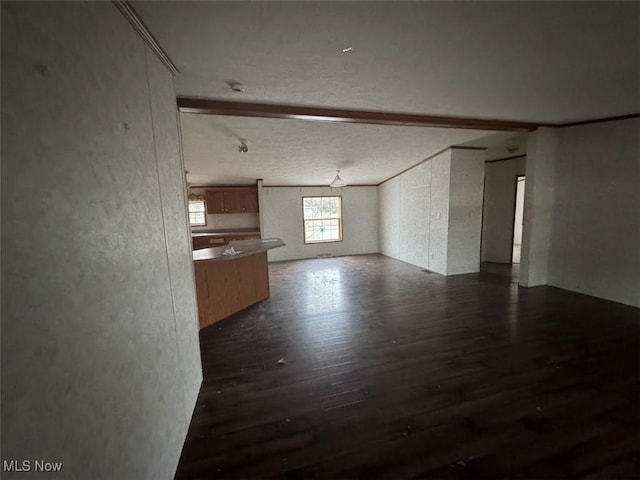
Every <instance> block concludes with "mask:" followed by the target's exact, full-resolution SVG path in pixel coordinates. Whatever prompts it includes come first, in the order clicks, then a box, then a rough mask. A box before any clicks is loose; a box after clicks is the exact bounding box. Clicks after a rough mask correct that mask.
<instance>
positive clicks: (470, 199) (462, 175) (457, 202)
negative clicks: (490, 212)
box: [447, 148, 484, 275]
mask: <svg viewBox="0 0 640 480" xmlns="http://www.w3.org/2000/svg"><path fill="white" fill-rule="evenodd" d="M450 172H451V173H450V175H451V180H450V184H449V234H448V238H447V275H456V274H462V273H473V272H479V271H480V233H481V230H482V196H483V183H484V151H482V150H466V149H459V148H454V149H452V150H451V171H450Z"/></svg>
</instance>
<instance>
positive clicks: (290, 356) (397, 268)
mask: <svg viewBox="0 0 640 480" xmlns="http://www.w3.org/2000/svg"><path fill="white" fill-rule="evenodd" d="M487 270H488V271H485V272H482V273H480V274H471V275H463V276H455V277H443V276H440V275H436V274H432V273H429V272H426V271H424V270H421V269H420V268H417V267H414V266H411V265H408V264H405V263H402V262H399V261H396V260H393V259H390V258H387V257H384V256H381V255H362V256H355V257H341V258H331V259H317V260H304V261H295V262H281V263H275V264H270V278H271V298H270V299H268V300H266V301H264V302H262V303H260V304H258V305H254V306H252V307H250V308H248V309H247V310H244V311H243V312H240V313H238V314H236V315H234V316H233V317H230V318H228V319H225V320H222V321H221V322H218V323H216V324H214V325H212V326H210V327H208V328H205V329H203V330H202V331H201V333H200V341H201V345H202V360H203V368H204V381H203V384H202V389H201V391H200V396H199V398H198V401H197V405H196V407H195V411H194V415H193V419H192V422H191V426H190V428H189V433H188V435H187V439H186V442H185V445H184V449H183V452H182V456H181V460H180V464H179V466H178V470H177V473H176V478H177V479H212V478H242V479H256V478H283V479H308V478H309V479H329V480H330V479H343V478H344V479H351V478H366V479H377V478H385V479H386V478H393V479H403V478H429V479H436V478H443V479H450V478H509V479H517V478H540V479H551V478H570V479H577V478H583V479H596V478H601V479H626V478H629V479H637V478H638V477H639V474H640V472H639V470H640V446H639V426H640V425H639V424H640V418H639V399H640V381H639V376H640V375H639V374H640V372H639V370H640V366H639V358H640V346H639V345H640V340H639V339H640V310H639V309H636V308H632V307H628V306H624V305H621V304H617V303H613V302H608V301H605V300H600V299H596V298H593V297H588V296H584V295H579V294H574V293H570V292H567V291H563V290H560V289H555V288H551V287H536V288H531V289H524V288H519V287H518V286H517V284H516V283H513V282H512V279H511V278H510V277H509V276H508V275H507V276H505V275H504V274H501V271H500V268H499V267H496V266H495V265H494V266H492V268H489V269H487ZM502 273H504V269H503V270H502ZM281 358H284V361H285V364H284V365H279V363H278V360H279V359H281Z"/></svg>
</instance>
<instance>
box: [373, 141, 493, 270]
mask: <svg viewBox="0 0 640 480" xmlns="http://www.w3.org/2000/svg"><path fill="white" fill-rule="evenodd" d="M483 155H484V153H483V152H482V151H481V150H466V149H457V148H452V149H449V150H447V151H446V152H443V153H442V154H440V155H438V156H436V157H434V158H432V159H431V160H429V161H428V162H425V163H422V164H420V165H418V166H416V167H414V168H412V169H410V170H408V171H406V172H405V173H403V174H402V175H399V176H397V177H396V178H393V179H391V180H389V181H388V182H385V183H383V184H382V185H381V186H380V187H379V188H380V233H379V237H380V253H382V254H384V255H387V256H389V257H392V258H397V259H398V260H402V261H404V262H407V263H411V264H413V265H417V266H419V267H423V268H426V269H428V270H431V271H433V272H437V273H441V274H443V275H449V274H457V273H468V272H477V271H478V269H479V256H480V253H479V252H480V225H481V210H482V181H483V175H484V166H483Z"/></svg>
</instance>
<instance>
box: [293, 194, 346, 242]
mask: <svg viewBox="0 0 640 480" xmlns="http://www.w3.org/2000/svg"><path fill="white" fill-rule="evenodd" d="M307 198H338V199H339V202H340V213H339V217H338V218H333V217H332V218H323V219H313V218H310V219H307V218H305V217H304V201H305V199H307ZM301 208H302V242H303V243H304V245H317V244H321V243H338V242H342V241H343V240H344V232H343V230H344V229H343V222H344V209H343V207H342V195H304V196H303V197H302V202H301ZM307 220H338V235H339V238H338V239H337V240H312V241H307V235H306V229H305V222H306V221H307Z"/></svg>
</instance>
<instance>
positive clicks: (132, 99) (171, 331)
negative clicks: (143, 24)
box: [2, 2, 201, 479]
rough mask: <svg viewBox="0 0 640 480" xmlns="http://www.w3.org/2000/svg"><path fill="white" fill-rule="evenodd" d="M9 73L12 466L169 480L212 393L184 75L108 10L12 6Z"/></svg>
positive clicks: (7, 388) (7, 6)
mask: <svg viewBox="0 0 640 480" xmlns="http://www.w3.org/2000/svg"><path fill="white" fill-rule="evenodd" d="M2 63H3V64H2V67H3V68H2V168H3V172H2V173H3V175H2V285H3V292H2V293H3V295H2V367H3V371H2V394H3V397H2V429H3V430H2V456H3V457H2V458H3V460H11V459H17V460H22V459H28V460H38V459H42V460H48V461H61V462H63V463H64V465H63V470H62V473H61V474H60V475H58V477H60V478H65V479H73V478H78V479H86V478H92V479H101V478H108V479H112V478H118V479H140V478H172V476H173V473H174V471H175V466H176V463H177V461H178V457H179V455H180V450H181V447H182V442H183V440H184V436H185V433H186V429H187V427H188V423H189V420H190V415H191V411H192V408H193V405H194V400H195V397H196V395H197V391H198V387H199V382H200V381H201V371H200V358H199V347H198V339H197V319H196V314H195V301H194V299H195V296H194V288H193V274H192V264H191V259H190V255H189V236H188V227H187V220H186V210H185V196H184V183H183V182H184V180H183V179H184V176H183V167H182V163H181V159H180V155H179V144H178V132H177V123H176V112H175V94H174V91H173V85H172V78H171V77H170V74H169V73H168V72H167V71H165V70H164V69H163V67H162V66H161V64H160V63H159V62H158V61H157V60H156V59H155V57H154V56H153V54H151V53H149V52H148V51H147V50H146V47H145V44H144V42H143V41H142V40H141V39H140V38H139V37H138V35H137V34H136V33H135V32H134V31H133V30H132V29H131V27H130V25H129V23H128V22H127V21H126V20H125V19H124V18H123V17H122V16H121V14H120V13H119V12H118V10H117V9H116V8H115V7H114V6H113V5H112V4H111V3H101V2H100V3H97V2H96V3H72V2H69V3H58V2H55V3H53V2H52V3H20V4H15V3H6V2H3V3H2ZM18 476H19V477H20V478H34V476H33V475H29V474H16V475H12V474H6V473H5V475H4V476H3V478H17V477H18ZM36 476H37V475H36ZM49 476H50V477H51V478H56V475H48V477H49Z"/></svg>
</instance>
